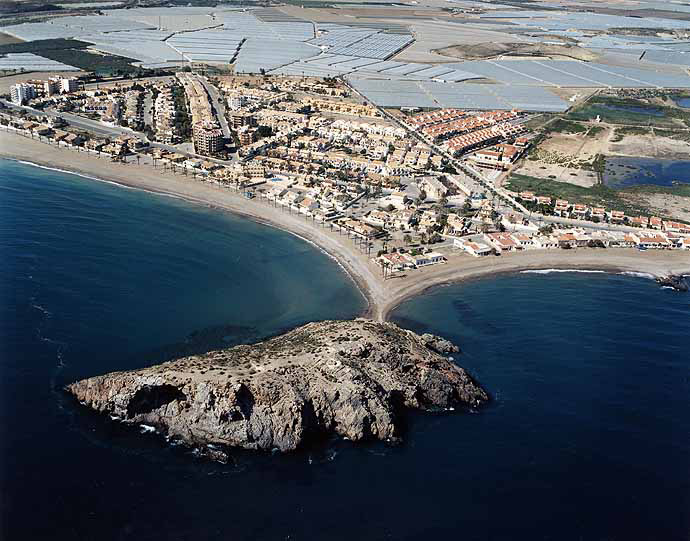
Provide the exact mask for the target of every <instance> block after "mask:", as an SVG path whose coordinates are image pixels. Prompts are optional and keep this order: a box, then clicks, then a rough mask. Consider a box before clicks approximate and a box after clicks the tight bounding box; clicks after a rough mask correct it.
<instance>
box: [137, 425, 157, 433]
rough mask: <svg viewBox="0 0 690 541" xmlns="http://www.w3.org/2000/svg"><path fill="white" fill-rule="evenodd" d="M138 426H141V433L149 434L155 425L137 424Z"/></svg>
mask: <svg viewBox="0 0 690 541" xmlns="http://www.w3.org/2000/svg"><path fill="white" fill-rule="evenodd" d="M139 428H141V433H142V434H150V433H152V432H155V431H156V427H155V426H150V425H139Z"/></svg>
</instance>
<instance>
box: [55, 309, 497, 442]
mask: <svg viewBox="0 0 690 541" xmlns="http://www.w3.org/2000/svg"><path fill="white" fill-rule="evenodd" d="M454 351H457V348H456V347H455V346H453V345H452V344H451V343H450V342H448V341H447V340H444V339H442V338H439V337H436V336H433V335H428V334H425V335H422V336H420V335H417V334H415V333H413V332H411V331H407V330H404V329H401V328H399V327H397V326H396V325H394V324H392V323H376V322H373V321H371V320H365V319H357V320H354V321H324V322H318V323H310V324H308V325H305V326H303V327H300V328H298V329H295V330H293V331H290V332H288V333H286V334H283V335H281V336H277V337H275V338H271V339H269V340H266V341H264V342H260V343H257V344H254V345H241V346H236V347H232V348H228V349H223V350H218V351H212V352H209V353H206V354H203V355H194V356H190V357H184V358H181V359H178V360H174V361H170V362H166V363H163V364H159V365H156V366H152V367H150V368H143V369H140V370H133V371H127V372H113V373H110V374H106V375H102V376H96V377H92V378H88V379H85V380H82V381H78V382H76V383H73V384H71V385H69V386H67V390H68V391H69V392H70V393H72V394H73V395H74V396H75V397H76V398H77V399H78V400H79V401H81V402H82V403H83V404H85V405H86V406H88V407H90V408H93V409H94V410H97V411H99V412H104V413H108V414H110V415H111V416H116V417H118V418H119V419H121V420H122V421H123V422H125V423H132V424H147V425H153V426H155V427H156V428H157V429H158V430H159V431H160V432H162V433H164V434H166V435H167V436H168V437H171V438H176V439H179V440H182V441H183V442H185V443H187V444H189V445H194V446H205V447H208V446H209V445H210V446H211V447H212V448H213V447H214V446H216V445H225V446H230V447H241V448H245V449H265V450H270V449H279V450H280V451H292V450H294V449H297V448H299V447H300V446H302V445H303V444H304V443H306V442H307V441H309V440H310V439H311V438H314V437H320V436H328V435H332V434H337V435H340V436H342V437H347V438H349V439H351V440H353V441H361V440H372V439H378V440H386V441H396V440H398V439H399V438H400V435H401V422H402V419H403V418H404V412H405V410H406V409H409V408H416V409H421V410H439V409H449V408H452V407H457V406H463V405H464V406H467V407H475V406H478V405H480V404H481V403H483V402H485V401H486V400H488V396H487V394H486V393H485V392H484V391H483V390H482V389H481V388H480V387H479V386H478V385H477V384H476V383H475V382H474V381H473V380H472V378H471V377H470V376H468V375H467V373H466V372H465V371H464V370H463V369H462V368H460V367H458V366H456V365H455V364H454V363H453V362H452V361H451V360H449V359H447V358H446V357H444V355H445V354H448V353H451V352H454Z"/></svg>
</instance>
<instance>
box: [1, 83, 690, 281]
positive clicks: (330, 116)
mask: <svg viewBox="0 0 690 541" xmlns="http://www.w3.org/2000/svg"><path fill="white" fill-rule="evenodd" d="M9 98H10V101H11V103H12V104H13V105H14V106H15V108H12V107H5V108H4V109H3V110H2V111H1V112H0V124H2V125H3V126H4V127H6V129H7V130H13V131H15V132H18V133H21V134H23V135H25V136H28V137H32V138H37V139H39V140H41V141H45V142H47V143H49V144H55V145H58V146H61V147H66V148H71V149H73V150H77V151H82V152H90V153H94V154H97V155H99V156H103V157H108V158H110V159H111V160H115V161H121V162H123V163H131V162H133V161H136V162H137V163H142V160H143V163H145V164H149V165H151V166H153V167H155V168H162V169H163V170H164V171H172V172H175V173H178V174H182V175H187V176H188V177H189V178H190V181H191V179H195V180H199V181H205V182H213V183H216V184H218V185H220V186H226V187H228V188H232V189H234V190H237V191H238V192H240V193H241V194H243V195H244V196H245V197H247V198H251V199H253V198H257V200H260V201H264V202H265V203H266V204H268V205H273V206H274V207H276V209H281V210H282V211H284V212H294V213H296V214H299V215H303V216H304V217H305V219H309V220H312V221H314V222H317V223H319V224H321V225H322V226H324V227H329V228H331V229H332V230H334V231H338V232H340V233H341V234H347V235H348V236H350V237H351V238H352V239H353V240H354V242H356V243H358V246H359V247H360V248H361V249H362V250H363V251H364V252H365V253H367V254H369V255H370V256H371V257H372V259H373V261H375V262H376V263H377V264H378V265H379V267H380V268H381V271H382V273H383V274H384V275H385V276H387V275H389V274H392V273H396V272H403V271H408V270H410V269H416V268H421V267H426V266H429V265H435V264H439V263H443V262H445V261H446V260H447V256H448V255H449V254H452V253H466V254H469V255H471V256H474V257H482V256H489V255H500V254H503V253H507V252H512V251H519V250H538V249H542V250H547V249H577V248H580V247H598V248H614V247H636V248H639V249H640V250H646V249H669V250H671V249H679V250H682V249H685V250H688V249H690V225H687V224H683V223H679V222H676V221H671V220H668V219H664V218H662V217H658V216H626V215H625V213H624V212H623V211H620V210H615V209H605V208H602V207H591V206H587V205H583V204H580V203H578V202H571V201H566V200H561V199H553V198H551V197H546V196H540V195H538V194H536V193H533V192H520V193H513V192H510V191H507V190H500V191H499V189H497V188H495V187H494V184H493V181H492V179H495V178H496V175H500V174H502V173H503V172H504V171H506V170H508V169H510V167H511V166H512V165H513V164H514V163H516V162H517V161H518V160H520V159H521V158H522V157H523V156H524V155H525V153H526V152H527V150H528V149H529V148H530V145H531V138H532V136H531V134H530V133H529V131H528V130H527V129H526V128H525V126H524V121H525V120H526V119H527V118H529V115H528V114H526V113H523V112H521V111H517V110H512V111H477V112H469V111H461V110H456V109H441V110H433V111H423V110H410V111H406V112H404V113H403V112H398V114H397V120H396V121H393V120H391V119H390V118H388V117H387V116H385V115H384V114H383V113H384V111H382V110H380V109H379V108H377V107H375V106H372V105H370V104H368V103H366V102H361V101H357V99H356V98H355V96H354V95H353V93H352V92H351V90H350V89H349V88H348V86H347V85H346V84H344V83H342V82H340V81H337V80H333V79H323V78H316V77H258V76H239V75H231V76H228V75H226V76H215V77H214V76H205V75H200V74H196V73H193V72H186V71H181V72H178V73H177V74H176V75H175V76H169V77H159V78H152V79H151V80H146V79H144V80H134V81H131V82H122V81H118V82H115V83H111V84H108V83H103V84H97V85H93V84H91V85H89V86H88V87H85V86H84V85H82V84H80V82H79V81H78V80H77V79H76V78H73V77H68V78H64V77H57V78H56V77H52V78H49V79H47V80H35V81H33V80H32V81H29V82H26V83H20V84H17V85H15V86H13V87H12V88H11V93H10V96H9ZM8 105H9V104H8ZM27 106H28V107H29V109H27V108H26V107H27ZM41 113H43V115H42V114H41ZM101 125H102V126H107V127H109V128H112V130H113V131H112V136H105V135H103V133H102V132H99V130H97V129H90V128H91V127H98V126H101ZM485 174H488V175H489V176H488V177H487V176H485ZM590 224H591V225H590Z"/></svg>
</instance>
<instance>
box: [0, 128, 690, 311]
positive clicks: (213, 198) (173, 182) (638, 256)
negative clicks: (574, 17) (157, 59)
mask: <svg viewBox="0 0 690 541" xmlns="http://www.w3.org/2000/svg"><path fill="white" fill-rule="evenodd" d="M0 156H3V157H8V158H13V159H18V160H24V161H27V162H32V163H35V164H38V165H42V166H45V167H51V168H55V169H61V170H65V171H70V172H75V173H79V174H82V175H84V176H87V177H92V178H95V179H102V180H107V181H111V182H114V183H117V184H121V185H123V186H128V187H132V188H138V189H142V190H146V191H149V192H154V193H159V194H164V195H168V196H172V197H178V198H181V199H185V200H187V201H190V202H193V203H197V204H201V205H204V206H210V207H216V208H219V209H225V210H228V211H230V212H233V213H236V214H240V215H244V216H247V217H249V218H251V219H254V220H256V221H259V222H262V223H265V224H268V225H272V226H274V227H278V228H280V229H284V230H286V231H289V232H291V233H293V234H296V235H298V236H300V237H302V238H304V239H305V240H307V241H309V242H312V243H313V244H315V245H316V246H318V247H319V248H321V249H322V250H324V251H325V252H327V253H328V254H329V255H331V256H332V257H333V258H334V259H335V260H336V261H338V263H339V264H340V265H341V266H342V267H343V268H344V270H345V271H346V272H347V274H348V275H349V276H350V277H351V278H352V279H353V280H354V281H355V282H356V284H357V286H358V287H359V289H360V291H361V292H362V294H363V295H364V296H365V297H366V298H367V301H368V304H369V308H368V315H369V316H370V317H372V318H374V319H377V320H384V319H386V318H387V316H388V314H389V313H390V312H391V310H392V309H393V308H395V306H397V305H398V304H399V303H400V302H401V301H403V300H404V299H406V298H408V297H410V296H413V295H416V294H419V293H420V292H422V291H424V290H425V289H428V288H429V287H433V286H435V285H438V284H444V283H449V282H454V281H458V280H465V279H468V278H474V277H479V276H483V275H488V274H495V273H502V272H514V271H519V270H523V269H546V268H554V269H566V268H571V269H602V270H611V271H616V272H621V271H629V272H643V273H648V274H650V275H653V276H658V275H665V274H669V273H690V253H688V252H687V251H681V250H673V251H665V250H647V251H644V252H640V251H638V250H636V249H631V248H609V249H589V248H579V249H576V250H560V249H555V250H528V251H524V252H517V253H510V254H505V255H503V256H501V257H493V256H489V257H484V258H474V257H472V256H470V255H466V254H462V253H459V252H458V251H453V252H449V253H446V254H444V255H446V256H447V262H446V263H444V264H438V265H434V266H430V267H425V268H421V269H415V270H410V271H409V272H404V273H399V274H397V275H394V276H393V277H389V278H387V279H386V280H384V278H383V275H382V273H381V269H380V267H379V266H378V265H376V264H375V263H374V262H373V261H372V259H371V255H368V254H367V253H365V252H364V251H362V250H361V249H360V248H359V247H358V246H357V245H356V244H355V242H353V240H352V239H350V238H349V237H348V236H347V235H343V234H340V233H339V232H338V231H336V230H333V231H332V230H331V228H330V227H329V226H324V225H323V224H319V223H318V222H313V221H312V219H311V218H307V217H305V216H304V215H302V214H297V213H294V212H292V213H290V212H287V211H285V210H281V209H280V208H276V207H274V205H273V203H272V202H271V201H268V200H265V199H263V198H254V199H247V198H245V197H244V196H243V195H241V193H238V192H237V191H235V190H232V189H228V188H227V187H223V186H219V185H218V184H216V183H213V182H203V181H194V180H192V179H191V178H190V177H185V176H182V175H179V174H173V173H171V172H170V171H164V170H163V169H162V168H153V167H151V166H150V165H143V164H142V165H137V164H136V163H128V164H122V163H115V162H112V161H111V160H109V159H107V158H98V157H97V156H95V155H93V154H90V153H87V152H77V151H75V150H71V149H65V148H58V147H56V146H53V145H48V144H46V143H42V142H39V141H37V140H32V139H27V138H25V137H22V136H19V135H16V134H12V133H7V132H0Z"/></svg>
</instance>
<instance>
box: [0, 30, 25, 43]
mask: <svg viewBox="0 0 690 541" xmlns="http://www.w3.org/2000/svg"><path fill="white" fill-rule="evenodd" d="M11 43H23V41H22V40H21V39H19V38H15V37H14V36H10V35H9V34H4V33H2V32H0V45H9V44H11Z"/></svg>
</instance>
